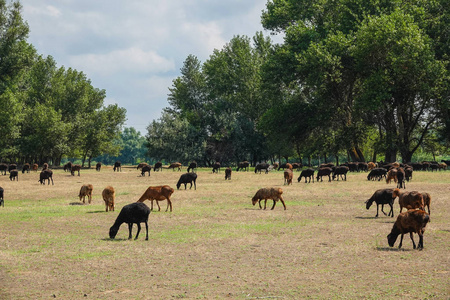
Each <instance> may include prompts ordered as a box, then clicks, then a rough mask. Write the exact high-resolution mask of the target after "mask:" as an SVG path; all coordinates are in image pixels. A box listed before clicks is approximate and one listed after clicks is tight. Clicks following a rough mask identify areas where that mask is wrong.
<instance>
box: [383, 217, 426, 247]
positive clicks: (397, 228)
mask: <svg viewBox="0 0 450 300" xmlns="http://www.w3.org/2000/svg"><path fill="white" fill-rule="evenodd" d="M429 221H430V216H429V215H428V214H427V213H426V212H425V211H423V210H415V209H410V210H408V211H405V212H402V213H400V214H399V215H398V217H397V221H395V223H394V226H393V227H392V230H391V233H390V234H389V235H388V236H387V239H388V244H389V246H390V247H393V246H394V244H395V241H396V240H397V237H398V236H399V234H401V235H402V236H401V238H400V244H399V245H398V248H399V249H400V248H401V247H402V242H403V235H404V234H405V233H408V232H409V236H410V237H411V241H412V243H413V248H414V249H416V243H414V239H413V233H414V232H415V233H417V234H418V235H419V244H418V245H417V248H418V249H423V233H424V232H425V227H426V226H427V223H428V222H429Z"/></svg>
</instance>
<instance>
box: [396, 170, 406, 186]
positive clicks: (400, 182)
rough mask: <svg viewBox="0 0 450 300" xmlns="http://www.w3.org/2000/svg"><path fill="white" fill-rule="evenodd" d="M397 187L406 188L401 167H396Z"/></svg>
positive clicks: (403, 171)
mask: <svg viewBox="0 0 450 300" xmlns="http://www.w3.org/2000/svg"><path fill="white" fill-rule="evenodd" d="M397 187H398V188H399V189H401V188H402V187H403V188H404V189H406V185H405V170H403V168H398V169H397Z"/></svg>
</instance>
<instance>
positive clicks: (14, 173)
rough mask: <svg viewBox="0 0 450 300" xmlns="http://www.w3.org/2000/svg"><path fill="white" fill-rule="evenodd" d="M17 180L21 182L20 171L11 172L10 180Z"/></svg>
mask: <svg viewBox="0 0 450 300" xmlns="http://www.w3.org/2000/svg"><path fill="white" fill-rule="evenodd" d="M16 178H17V181H19V171H17V170H11V171H9V180H11V181H12V180H14V181H16Z"/></svg>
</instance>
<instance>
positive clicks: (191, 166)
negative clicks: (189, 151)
mask: <svg viewBox="0 0 450 300" xmlns="http://www.w3.org/2000/svg"><path fill="white" fill-rule="evenodd" d="M187 171H188V173H189V172H190V171H192V172H195V171H197V162H195V161H193V162H191V163H190V164H189V167H188V169H187Z"/></svg>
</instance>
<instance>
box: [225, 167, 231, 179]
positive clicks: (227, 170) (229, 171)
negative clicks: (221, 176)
mask: <svg viewBox="0 0 450 300" xmlns="http://www.w3.org/2000/svg"><path fill="white" fill-rule="evenodd" d="M231 172H232V171H231V168H226V169H225V180H227V179H228V180H231Z"/></svg>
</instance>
